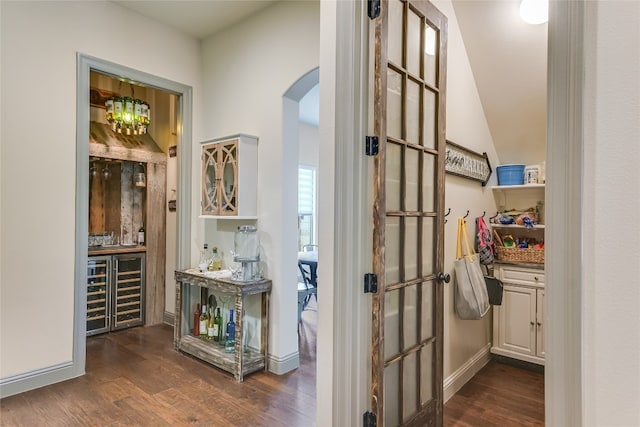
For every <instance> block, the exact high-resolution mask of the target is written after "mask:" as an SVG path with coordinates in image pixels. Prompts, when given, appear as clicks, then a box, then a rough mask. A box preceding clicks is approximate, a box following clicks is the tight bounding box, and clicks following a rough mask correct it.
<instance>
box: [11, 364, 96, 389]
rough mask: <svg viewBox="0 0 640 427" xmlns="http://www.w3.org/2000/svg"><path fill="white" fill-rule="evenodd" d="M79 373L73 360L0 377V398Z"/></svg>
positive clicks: (78, 374) (73, 376) (56, 381)
mask: <svg viewBox="0 0 640 427" xmlns="http://www.w3.org/2000/svg"><path fill="white" fill-rule="evenodd" d="M80 375H84V372H80V373H78V372H77V371H76V369H75V366H74V365H73V362H66V363H60V364H58V365H54V366H49V367H47V368H43V369H36V370H34V371H30V372H25V373H23V374H19V375H13V376H11V377H6V378H2V379H0V398H5V397H9V396H13V395H14V394H18V393H23V392H25V391H29V390H33V389H36V388H40V387H44V386H47V385H50V384H54V383H58V382H60V381H66V380H69V379H71V378H75V377H78V376H80Z"/></svg>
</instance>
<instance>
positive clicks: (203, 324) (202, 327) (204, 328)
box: [200, 304, 208, 339]
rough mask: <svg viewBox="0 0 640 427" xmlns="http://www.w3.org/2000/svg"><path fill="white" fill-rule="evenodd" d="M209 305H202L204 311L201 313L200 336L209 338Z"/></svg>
mask: <svg viewBox="0 0 640 427" xmlns="http://www.w3.org/2000/svg"><path fill="white" fill-rule="evenodd" d="M207 320H208V316H207V306H206V305H204V304H203V305H202V313H200V338H203V339H206V338H207Z"/></svg>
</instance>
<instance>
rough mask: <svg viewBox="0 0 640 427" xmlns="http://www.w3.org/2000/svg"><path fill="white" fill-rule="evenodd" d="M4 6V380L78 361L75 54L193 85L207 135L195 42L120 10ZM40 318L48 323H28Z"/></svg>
mask: <svg viewBox="0 0 640 427" xmlns="http://www.w3.org/2000/svg"><path fill="white" fill-rule="evenodd" d="M0 7H1V25H0V27H1V30H0V31H1V67H2V68H1V73H2V74H1V79H2V80H1V86H2V99H1V116H0V117H1V122H2V126H1V130H0V135H1V142H2V145H1V149H2V153H1V154H2V156H1V187H0V203H1V207H0V215H1V217H0V218H1V230H0V234H1V236H2V240H1V242H0V251H1V252H0V253H1V258H0V286H1V290H0V296H1V302H0V304H1V310H0V322H1V324H0V336H1V344H0V359H1V360H2V363H1V364H0V377H2V378H3V379H5V378H7V377H10V376H14V375H17V374H22V373H27V372H31V371H34V370H38V369H44V368H47V367H50V366H54V365H58V364H61V363H65V362H68V361H70V360H71V358H72V342H73V303H74V269H75V268H76V266H74V259H75V247H74V241H75V240H74V239H75V236H74V235H75V232H76V229H75V218H74V217H75V203H76V194H75V188H76V187H75V179H76V172H75V153H76V117H75V111H76V105H75V104H76V96H75V94H76V54H77V53H78V52H81V53H84V54H87V55H91V56H94V57H98V58H101V59H104V60H108V61H112V62H115V63H118V64H122V65H126V66H128V67H131V68H134V69H137V70H140V71H144V72H147V73H151V74H154V75H157V76H159V77H163V78H166V79H170V80H173V81H177V82H180V83H183V84H186V85H190V86H192V87H193V89H194V91H193V92H194V114H195V117H194V135H195V136H199V137H201V136H202V134H201V133H200V132H199V127H198V125H199V123H200V120H199V114H200V110H201V108H200V107H199V103H200V101H199V100H200V96H199V94H200V93H201V87H200V63H199V58H200V57H199V51H198V43H197V42H196V40H194V39H191V38H189V37H186V36H184V35H181V34H179V33H177V32H175V31H173V30H170V29H167V28H165V27H162V26H160V25H158V24H156V23H154V22H152V21H150V20H148V19H146V18H144V17H142V16H139V15H136V14H135V13H132V12H130V11H127V10H125V9H122V8H121V7H120V6H117V5H115V4H114V3H111V2H49V1H45V2H1V3H0ZM105 25H108V26H109V28H110V29H111V30H110V31H105ZM131 28H135V30H136V31H137V32H138V33H140V34H144V43H145V46H144V50H143V51H142V52H141V51H140V47H139V46H138V45H135V44H132V43H131V39H132V34H131V31H130V30H128V29H131ZM26 171H28V173H25V172H26ZM77 268H84V266H77ZM34 313H37V316H38V318H42V319H46V322H44V323H42V322H33V321H29V318H32V317H33V315H34ZM43 328H44V329H43ZM34 337H37V339H34Z"/></svg>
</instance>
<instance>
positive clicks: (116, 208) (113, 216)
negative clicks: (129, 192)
mask: <svg viewBox="0 0 640 427" xmlns="http://www.w3.org/2000/svg"><path fill="white" fill-rule="evenodd" d="M104 165H109V171H110V172H111V177H110V178H109V179H108V180H106V181H105V183H104V188H105V201H104V231H105V232H107V233H113V234H114V235H115V236H120V197H121V196H120V195H121V193H122V187H121V186H122V175H121V171H122V164H121V163H120V162H105V163H104Z"/></svg>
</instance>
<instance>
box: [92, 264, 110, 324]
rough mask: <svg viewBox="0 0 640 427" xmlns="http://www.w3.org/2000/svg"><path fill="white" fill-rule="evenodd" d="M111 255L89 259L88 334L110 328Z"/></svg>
mask: <svg viewBox="0 0 640 427" xmlns="http://www.w3.org/2000/svg"><path fill="white" fill-rule="evenodd" d="M110 271H111V258H110V257H89V259H88V261H87V335H94V334H98V333H100V332H106V331H108V330H109V304H110V301H111V298H110V295H109V286H108V284H109V272H110Z"/></svg>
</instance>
